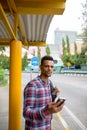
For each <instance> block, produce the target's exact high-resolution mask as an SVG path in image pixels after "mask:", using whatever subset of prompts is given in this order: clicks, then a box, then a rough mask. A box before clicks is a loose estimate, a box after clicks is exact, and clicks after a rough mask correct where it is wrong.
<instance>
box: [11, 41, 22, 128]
mask: <svg viewBox="0 0 87 130" xmlns="http://www.w3.org/2000/svg"><path fill="white" fill-rule="evenodd" d="M21 51H22V44H21V42H20V41H17V40H14V41H12V42H11V45H10V86H9V130H21V88H22V85H21Z"/></svg>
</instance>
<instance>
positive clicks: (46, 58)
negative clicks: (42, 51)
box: [41, 55, 54, 65]
mask: <svg viewBox="0 0 87 130" xmlns="http://www.w3.org/2000/svg"><path fill="white" fill-rule="evenodd" d="M44 60H51V61H53V62H54V59H53V57H52V56H47V55H46V56H43V57H42V59H41V65H42V64H43V62H44Z"/></svg>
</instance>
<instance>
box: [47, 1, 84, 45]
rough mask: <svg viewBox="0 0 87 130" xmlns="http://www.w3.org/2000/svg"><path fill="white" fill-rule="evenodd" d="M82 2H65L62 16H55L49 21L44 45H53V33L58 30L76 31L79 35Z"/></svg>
mask: <svg viewBox="0 0 87 130" xmlns="http://www.w3.org/2000/svg"><path fill="white" fill-rule="evenodd" d="M83 2H84V0H66V5H65V10H64V13H63V14H62V15H55V16H54V17H53V19H52V21H51V24H50V27H49V30H48V33H47V39H46V43H48V44H54V31H55V30H56V28H58V29H59V30H66V31H76V32H77V34H79V33H81V29H82V16H81V15H82V5H81V3H83Z"/></svg>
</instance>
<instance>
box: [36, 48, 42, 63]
mask: <svg viewBox="0 0 87 130" xmlns="http://www.w3.org/2000/svg"><path fill="white" fill-rule="evenodd" d="M37 57H38V59H39V64H40V60H41V50H40V48H39V47H38V51H37Z"/></svg>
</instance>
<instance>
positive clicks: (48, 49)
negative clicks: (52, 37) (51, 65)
mask: <svg viewBox="0 0 87 130" xmlns="http://www.w3.org/2000/svg"><path fill="white" fill-rule="evenodd" d="M46 54H47V55H48V56H50V54H51V52H50V48H49V46H48V45H47V46H46Z"/></svg>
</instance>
